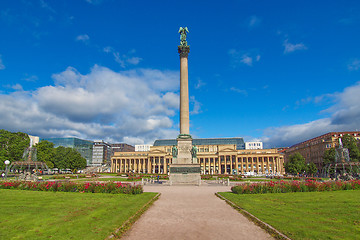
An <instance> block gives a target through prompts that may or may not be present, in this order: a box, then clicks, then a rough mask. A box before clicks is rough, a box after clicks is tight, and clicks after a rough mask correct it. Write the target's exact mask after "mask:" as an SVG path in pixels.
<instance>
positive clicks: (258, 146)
mask: <svg viewBox="0 0 360 240" xmlns="http://www.w3.org/2000/svg"><path fill="white" fill-rule="evenodd" d="M245 149H263V143H262V142H246V143H245Z"/></svg>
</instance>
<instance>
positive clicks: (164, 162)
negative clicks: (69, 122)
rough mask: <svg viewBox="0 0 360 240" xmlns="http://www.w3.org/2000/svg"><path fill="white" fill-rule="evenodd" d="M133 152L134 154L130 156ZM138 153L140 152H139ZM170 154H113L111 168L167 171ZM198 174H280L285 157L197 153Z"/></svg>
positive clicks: (130, 170) (154, 171)
mask: <svg viewBox="0 0 360 240" xmlns="http://www.w3.org/2000/svg"><path fill="white" fill-rule="evenodd" d="M129 155H133V156H129ZM139 155H140V154H139ZM171 163H172V156H171V155H170V154H165V156H151V155H150V156H144V154H142V156H136V154H124V155H123V156H114V157H112V160H111V171H112V172H117V173H155V174H168V172H169V166H170V164H171ZM198 163H199V164H200V166H201V174H245V173H246V172H253V173H257V174H283V173H284V170H283V169H284V168H283V164H284V160H283V157H282V156H281V155H279V154H268V155H261V154H259V155H255V156H254V155H245V156H242V155H241V154H240V155H239V154H218V155H215V154H211V155H209V156H206V155H205V156H201V155H200V156H198Z"/></svg>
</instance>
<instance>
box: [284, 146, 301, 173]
mask: <svg viewBox="0 0 360 240" xmlns="http://www.w3.org/2000/svg"><path fill="white" fill-rule="evenodd" d="M284 167H285V171H286V172H287V173H290V174H293V175H297V174H299V173H302V172H304V171H305V170H306V165H305V158H304V157H303V156H302V155H301V154H300V153H298V152H296V153H294V154H292V155H290V157H289V161H288V162H287V163H285V166H284Z"/></svg>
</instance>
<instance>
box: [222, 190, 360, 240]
mask: <svg viewBox="0 0 360 240" xmlns="http://www.w3.org/2000/svg"><path fill="white" fill-rule="evenodd" d="M220 194H221V195H222V196H223V197H225V198H227V199H229V200H230V201H232V202H233V203H235V204H237V205H238V206H240V207H241V208H243V209H245V210H247V211H248V212H250V213H252V214H253V215H255V216H256V217H258V218H259V219H261V220H262V221H264V222H266V223H268V224H270V225H272V226H273V227H275V228H276V229H277V230H279V231H280V232H282V233H284V234H285V235H287V236H288V237H290V238H291V239H360V191H359V190H348V191H333V192H305V193H273V194H234V193H230V192H226V193H220Z"/></svg>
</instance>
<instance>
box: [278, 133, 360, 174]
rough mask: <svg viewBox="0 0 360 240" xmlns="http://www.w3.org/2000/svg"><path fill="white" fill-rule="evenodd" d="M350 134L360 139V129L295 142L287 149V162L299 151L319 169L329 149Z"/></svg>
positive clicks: (307, 161) (308, 161)
mask: <svg viewBox="0 0 360 240" xmlns="http://www.w3.org/2000/svg"><path fill="white" fill-rule="evenodd" d="M346 134H349V135H351V136H353V137H354V138H355V139H357V140H360V131H353V132H329V133H326V134H324V135H321V136H318V137H315V138H312V139H309V140H306V141H304V142H301V143H298V144H295V145H293V146H291V147H289V148H288V149H286V151H285V162H287V161H289V157H290V156H291V155H292V154H294V153H296V152H298V153H300V154H301V155H302V156H303V157H304V158H305V161H306V163H311V162H313V163H315V165H316V167H317V168H318V169H320V170H321V169H322V167H323V156H324V153H325V151H326V150H327V149H329V148H333V147H337V146H339V138H341V137H342V136H344V135H346Z"/></svg>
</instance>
